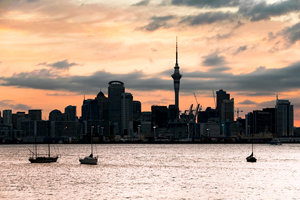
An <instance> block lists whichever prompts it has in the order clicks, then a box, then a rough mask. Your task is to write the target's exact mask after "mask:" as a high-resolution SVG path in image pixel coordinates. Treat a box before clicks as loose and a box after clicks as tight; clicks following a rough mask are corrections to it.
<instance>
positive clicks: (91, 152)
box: [91, 126, 94, 154]
mask: <svg viewBox="0 0 300 200" xmlns="http://www.w3.org/2000/svg"><path fill="white" fill-rule="evenodd" d="M93 128H94V126H91V154H93V137H92V135H93Z"/></svg>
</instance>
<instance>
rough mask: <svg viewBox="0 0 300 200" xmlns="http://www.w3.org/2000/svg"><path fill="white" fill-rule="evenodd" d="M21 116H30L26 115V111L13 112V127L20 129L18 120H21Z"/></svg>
mask: <svg viewBox="0 0 300 200" xmlns="http://www.w3.org/2000/svg"><path fill="white" fill-rule="evenodd" d="M21 118H28V115H26V114H25V112H17V113H13V114H12V125H13V129H18V122H20V119H21ZM19 127H20V126H19Z"/></svg>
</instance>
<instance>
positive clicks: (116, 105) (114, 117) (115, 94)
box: [108, 81, 125, 135]
mask: <svg viewBox="0 0 300 200" xmlns="http://www.w3.org/2000/svg"><path fill="white" fill-rule="evenodd" d="M108 85H109V86H108V120H109V122H110V124H111V126H110V129H111V130H110V131H111V134H112V135H118V134H120V133H122V130H121V98H122V94H123V93H124V92H125V87H124V83H123V82H121V81H110V82H109V83H108Z"/></svg>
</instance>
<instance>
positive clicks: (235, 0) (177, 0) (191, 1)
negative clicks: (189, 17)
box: [171, 0, 239, 8]
mask: <svg viewBox="0 0 300 200" xmlns="http://www.w3.org/2000/svg"><path fill="white" fill-rule="evenodd" d="M171 4H172V5H176V6H193V7H198V8H206V7H208V8H221V7H235V6H238V5H239V0H204V1H203V0H201V1H197V0H172V1H171Z"/></svg>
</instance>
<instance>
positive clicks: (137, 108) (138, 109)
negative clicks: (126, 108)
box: [132, 101, 142, 120]
mask: <svg viewBox="0 0 300 200" xmlns="http://www.w3.org/2000/svg"><path fill="white" fill-rule="evenodd" d="M132 104H133V106H132V111H133V119H134V120H138V119H140V117H141V113H142V104H141V102H140V101H133V102H132Z"/></svg>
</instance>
